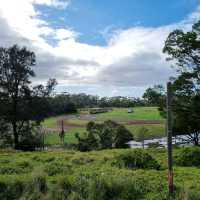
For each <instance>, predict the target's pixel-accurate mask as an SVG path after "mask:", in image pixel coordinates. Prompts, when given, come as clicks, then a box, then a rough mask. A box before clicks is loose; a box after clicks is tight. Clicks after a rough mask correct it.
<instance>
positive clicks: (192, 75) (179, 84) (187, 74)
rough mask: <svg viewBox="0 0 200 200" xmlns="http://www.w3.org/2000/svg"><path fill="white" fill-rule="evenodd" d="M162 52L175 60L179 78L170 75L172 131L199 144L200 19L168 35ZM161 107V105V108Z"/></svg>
mask: <svg viewBox="0 0 200 200" xmlns="http://www.w3.org/2000/svg"><path fill="white" fill-rule="evenodd" d="M163 52H164V53H166V54H168V58H167V60H168V61H171V62H172V63H175V66H176V69H177V71H178V74H179V75H178V77H176V78H173V79H172V81H173V93H174V98H173V107H172V109H173V117H174V133H175V134H185V135H187V136H188V140H190V141H192V142H193V143H194V144H195V145H199V142H200V140H199V138H200V117H199V116H200V21H199V22H197V23H195V24H194V25H193V27H192V29H191V31H189V32H184V31H183V30H175V31H173V32H172V33H170V34H169V36H168V38H167V40H166V42H165V46H164V49H163ZM163 110H164V108H163Z"/></svg>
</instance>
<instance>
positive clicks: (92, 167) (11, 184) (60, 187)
mask: <svg viewBox="0 0 200 200" xmlns="http://www.w3.org/2000/svg"><path fill="white" fill-rule="evenodd" d="M191 149H193V148H191ZM135 152H137V151H135V150H106V151H92V152H89V153H80V152H75V151H48V152H33V153H29V152H27V153H24V152H15V151H1V152H0V199H5V200H10V199H16V200H17V199H49V200H51V199H52V200H57V199H59V200H60V199H62V200H64V199H69V200H72V199H84V200H88V199H98V200H106V199H109V200H110V199H113V200H115V199H123V200H130V199H152V200H154V199H157V200H163V199H168V191H167V171H166V167H167V161H166V151H165V150H153V149H148V151H146V150H144V151H143V150H141V152H140V153H141V154H142V155H145V156H147V157H149V156H151V157H152V159H153V160H154V161H156V162H157V163H158V164H159V165H160V168H159V170H157V169H156V170H155V169H152V167H150V169H149V167H147V168H146V167H143V166H140V165H139V166H138V167H137V169H132V168H127V167H126V166H121V165H120V166H119V165H117V164H116V161H118V159H119V158H120V157H121V156H122V155H128V157H130V158H131V159H132V157H133V156H132V155H137V158H138V157H139V155H138V154H139V153H135ZM147 153H148V154H147ZM179 153H180V150H179V149H176V150H175V152H174V155H175V157H174V159H175V160H176V158H177V157H176V155H178V154H179ZM122 157H123V156H122ZM147 157H146V158H147ZM131 159H130V160H131ZM138 159H139V158H138ZM147 162H151V161H150V160H148V161H147ZM144 164H145V163H144ZM143 168H144V169H143ZM153 168H154V167H153ZM174 174H175V199H177V200H182V199H188V200H198V199H199V191H200V169H199V168H196V167H180V166H179V165H177V166H175V171H174Z"/></svg>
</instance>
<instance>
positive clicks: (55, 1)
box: [0, 0, 200, 94]
mask: <svg viewBox="0 0 200 200" xmlns="http://www.w3.org/2000/svg"><path fill="white" fill-rule="evenodd" d="M71 3H73V1H72V2H71ZM36 4H37V5H38V4H39V5H45V6H49V7H53V8H54V9H66V8H67V9H70V1H69V0H65V1H64V0H63V1H61V0H19V1H13V0H0V29H1V32H0V46H5V47H8V46H11V45H13V44H15V43H17V44H19V45H23V46H27V47H28V48H30V49H31V50H33V51H35V53H36V56H37V67H36V74H37V79H36V80H37V81H44V80H46V79H48V78H49V77H54V78H56V79H57V80H58V82H59V83H61V85H62V86H63V87H64V86H66V85H67V86H68V87H70V85H71V87H73V88H74V87H75V86H76V85H77V87H79V88H80V85H81V84H82V85H87V87H90V88H91V89H89V90H88V89H87V90H88V91H90V90H91V91H96V92H97V93H98V91H97V90H96V89H95V88H101V90H102V88H103V87H104V88H105V87H106V86H108V85H109V86H110V87H112V90H113V92H114V93H116V94H120V92H121V89H119V88H122V87H126V88H130V87H147V86H149V85H153V84H158V83H164V82H165V81H167V80H168V78H169V76H171V75H173V74H174V73H175V72H174V71H173V70H172V69H171V67H170V65H169V63H166V61H165V56H164V55H163V54H162V48H163V46H164V41H165V39H166V37H167V35H168V34H169V33H170V32H171V31H172V30H174V29H176V28H184V29H185V30H188V29H190V28H191V25H192V24H193V23H194V22H195V21H196V20H197V19H198V18H199V17H200V7H199V8H197V10H196V11H195V12H194V13H192V14H191V15H189V16H188V17H186V18H185V19H184V20H183V21H181V22H179V23H176V24H171V25H168V26H162V27H157V28H151V27H141V26H135V27H132V28H129V29H126V30H115V31H113V30H112V33H110V32H109V33H108V34H109V37H108V38H109V39H108V40H107V45H106V46H98V45H89V44H86V43H80V42H78V36H79V34H81V33H78V32H76V31H75V30H73V28H72V27H67V28H66V27H63V28H59V29H57V28H53V27H52V26H51V25H50V24H49V23H48V21H45V20H42V19H41V13H40V12H39V11H38V10H36V8H35V6H34V5H36ZM11 5H12V6H11ZM66 12H67V11H66ZM51 40H52V41H54V45H52V44H51V42H50V41H51ZM117 92H119V93H117Z"/></svg>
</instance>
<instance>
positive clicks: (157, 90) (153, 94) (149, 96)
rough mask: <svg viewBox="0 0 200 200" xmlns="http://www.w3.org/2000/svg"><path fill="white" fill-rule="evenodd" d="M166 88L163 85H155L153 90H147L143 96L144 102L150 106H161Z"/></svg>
mask: <svg viewBox="0 0 200 200" xmlns="http://www.w3.org/2000/svg"><path fill="white" fill-rule="evenodd" d="M163 95H164V88H163V86H162V85H155V86H154V87H153V88H147V90H146V91H145V93H144V94H143V98H144V100H146V102H147V104H148V105H151V106H159V105H160V104H161V102H162V101H163Z"/></svg>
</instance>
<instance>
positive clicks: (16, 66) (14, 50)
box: [0, 45, 56, 149]
mask: <svg viewBox="0 0 200 200" xmlns="http://www.w3.org/2000/svg"><path fill="white" fill-rule="evenodd" d="M35 64H36V58H35V54H34V52H31V51H29V50H27V49H26V48H25V47H24V48H20V47H18V46H17V45H14V46H12V47H10V48H0V110H1V112H0V118H1V119H3V120H4V121H5V123H6V124H8V125H10V126H11V130H12V136H13V137H12V139H13V143H14V146H15V149H20V148H21V147H20V144H19V137H20V135H21V132H23V130H24V129H26V130H28V131H30V130H31V128H32V126H31V124H32V123H33V122H36V123H37V124H40V122H41V121H42V120H43V119H44V118H45V117H46V116H47V115H46V111H47V110H48V108H49V106H48V101H47V97H48V96H49V94H50V93H51V92H52V91H53V89H54V86H55V85H56V80H55V79H50V80H49V81H48V83H47V85H46V87H44V86H43V85H38V86H35V87H33V86H31V81H30V79H31V78H32V77H34V76H35V73H34V71H33V69H32V68H33V66H35ZM23 133H24V132H23Z"/></svg>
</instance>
